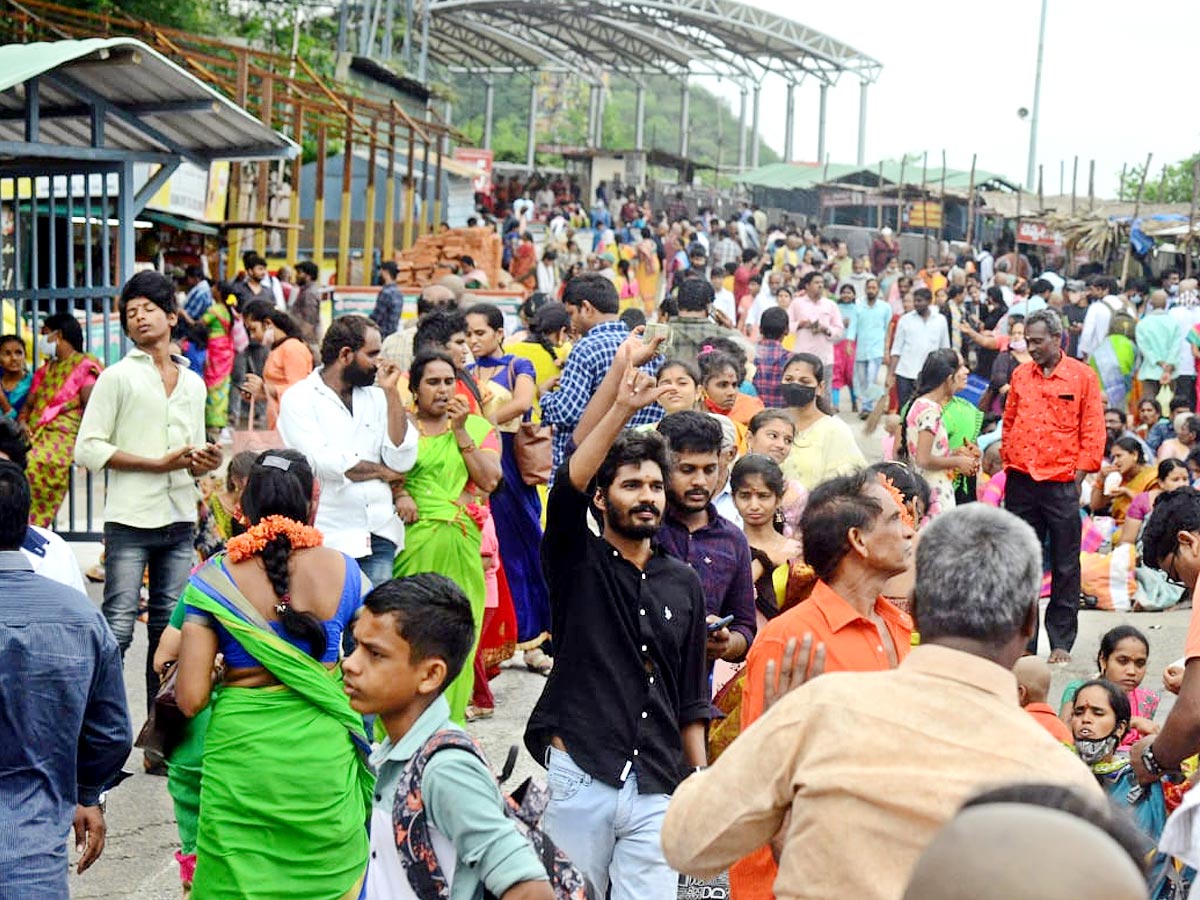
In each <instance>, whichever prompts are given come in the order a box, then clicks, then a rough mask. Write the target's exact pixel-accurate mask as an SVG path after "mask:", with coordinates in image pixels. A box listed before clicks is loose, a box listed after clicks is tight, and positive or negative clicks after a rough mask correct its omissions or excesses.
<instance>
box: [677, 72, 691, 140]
mask: <svg viewBox="0 0 1200 900" xmlns="http://www.w3.org/2000/svg"><path fill="white" fill-rule="evenodd" d="M691 101H692V95H691V91H690V90H689V88H688V80H687V74H686V73H685V74H684V76H683V87H682V88H680V96H679V155H680V156H681V157H683V158H684V159H687V155H688V127H689V126H688V114H689V113H690V109H689V107H690V106H691Z"/></svg>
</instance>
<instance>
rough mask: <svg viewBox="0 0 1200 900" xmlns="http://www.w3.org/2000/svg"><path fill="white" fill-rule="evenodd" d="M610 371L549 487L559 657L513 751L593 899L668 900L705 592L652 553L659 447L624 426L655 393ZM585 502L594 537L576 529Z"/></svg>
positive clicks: (693, 758)
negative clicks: (610, 381) (524, 761)
mask: <svg viewBox="0 0 1200 900" xmlns="http://www.w3.org/2000/svg"><path fill="white" fill-rule="evenodd" d="M614 365H620V366H621V367H622V371H623V372H624V375H623V377H622V378H621V380H620V386H619V388H618V389H617V391H616V396H615V397H614V398H613V399H612V402H611V403H608V404H607V406H606V409H605V412H604V415H603V417H602V418H601V419H600V421H599V422H598V424H597V425H596V426H595V427H594V428H593V429H592V430H591V431H590V432H589V433H588V435H587V437H586V438H584V439H583V440H582V442H581V443H580V444H579V448H578V449H577V450H576V451H575V453H574V455H573V456H572V457H571V458H570V459H569V460H568V461H567V462H566V464H565V465H564V466H563V467H562V469H560V471H559V474H558V477H557V478H556V479H555V482H554V487H553V489H552V490H551V492H550V499H549V503H548V506H547V514H546V518H547V521H546V526H547V527H546V532H545V537H544V539H543V542H542V569H543V571H544V573H545V575H546V583H547V585H548V586H549V589H550V606H551V616H552V625H553V632H554V644H555V660H554V669H553V670H552V671H551V673H550V678H549V680H548V681H547V683H546V689H545V691H544V692H543V694H542V697H541V699H540V700H539V701H538V703H537V706H536V707H535V708H534V710H533V714H532V715H531V716H530V719H529V725H528V727H527V728H526V731H525V745H526V747H527V748H528V749H529V752H530V753H531V754H532V755H533V757H534V758H535V759H541V760H545V762H546V766H547V769H548V781H549V784H550V805H549V806H548V807H547V809H546V815H545V818H544V820H543V825H544V827H545V829H546V833H547V834H549V835H550V837H551V838H553V839H554V841H555V843H557V844H558V846H559V847H561V848H562V849H563V850H564V851H565V852H566V853H567V855H568V856H570V857H571V859H572V860H573V861H574V862H575V864H576V865H578V866H579V867H580V869H581V870H582V871H583V872H584V874H586V875H587V877H588V878H589V880H590V881H591V882H592V885H593V887H594V888H595V889H596V894H597V896H598V897H603V896H605V892H606V891H608V890H609V888H610V887H611V894H610V897H611V898H612V900H673V898H674V897H675V896H676V890H677V878H676V875H675V873H674V872H672V870H671V869H670V867H669V866H668V865H667V863H666V860H665V859H664V858H663V854H662V848H661V845H660V842H659V833H660V830H661V826H662V820H663V816H664V815H665V814H666V808H667V800H668V796H669V795H670V794H671V792H672V791H674V789H675V787H676V786H677V785H678V784H679V782H680V781H681V780H682V778H683V777H684V776H685V775H686V774H688V773H689V771H690V770H692V769H694V768H697V767H702V766H703V765H704V763H705V761H706V753H705V741H704V728H705V722H706V720H707V719H708V717H709V692H708V680H707V677H706V665H705V637H706V627H705V606H704V595H703V593H702V591H701V587H700V581H699V579H698V577H697V575H696V573H695V572H694V571H693V570H692V569H691V568H690V567H689V566H687V565H685V564H684V563H681V562H679V561H678V560H676V559H672V558H671V557H669V556H667V555H666V554H665V553H664V552H663V551H662V549H661V548H659V547H657V546H656V545H654V544H653V543H652V538H653V537H654V535H655V533H656V532H657V531H658V528H659V525H660V524H661V522H662V516H663V510H664V507H665V504H666V494H665V480H666V474H667V469H668V462H667V451H666V446H665V444H664V443H663V440H662V438H661V437H659V435H657V434H655V433H653V432H638V431H628V432H623V431H622V429H623V428H624V426H625V423H626V422H627V421H628V420H629V419H630V418H631V417H632V416H633V415H634V413H636V412H637V411H638V410H639V409H642V408H643V407H645V406H648V405H650V404H651V403H654V402H655V401H656V400H657V399H658V397H659V396H660V395H661V394H663V393H665V390H666V389H665V388H664V389H659V388H657V387H655V384H654V379H653V378H652V377H651V376H649V375H647V374H645V373H644V372H641V371H639V370H638V369H637V368H635V367H634V366H633V365H631V364H630V363H629V361H628V356H627V355H623V354H621V353H618V356H617V359H616V360H615V361H614ZM593 476H594V477H595V486H594V488H593V493H591V494H589V493H588V490H589V486H590V483H591V482H592V479H593ZM591 503H594V504H595V507H596V508H597V509H598V510H599V512H600V515H601V517H602V522H603V530H602V535H603V536H602V537H600V536H596V535H595V534H593V533H592V532H591V531H590V530H589V528H588V523H587V516H588V510H589V506H590V504H591Z"/></svg>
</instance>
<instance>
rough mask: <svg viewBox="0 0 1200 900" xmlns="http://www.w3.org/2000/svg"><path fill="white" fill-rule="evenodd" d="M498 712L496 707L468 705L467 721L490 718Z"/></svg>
mask: <svg viewBox="0 0 1200 900" xmlns="http://www.w3.org/2000/svg"><path fill="white" fill-rule="evenodd" d="M495 714H496V709H495V707H491V706H468V707H467V716H466V718H467V721H468V722H474V721H475V720H476V719H490V718H491V717H492V716H494V715H495Z"/></svg>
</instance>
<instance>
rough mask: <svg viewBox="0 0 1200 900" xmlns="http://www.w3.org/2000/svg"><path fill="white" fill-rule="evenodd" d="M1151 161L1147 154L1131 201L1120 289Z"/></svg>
mask: <svg viewBox="0 0 1200 900" xmlns="http://www.w3.org/2000/svg"><path fill="white" fill-rule="evenodd" d="M1152 159H1154V154H1153V153H1147V154H1146V165H1145V166H1143V167H1142V177H1141V179H1140V180H1139V181H1138V189H1137V197H1135V198H1134V201H1133V219H1131V220H1130V222H1129V237H1130V240H1129V242H1128V243H1127V244H1126V245H1125V258H1124V259H1123V260H1122V261H1121V287H1125V280H1126V279H1127V278H1128V277H1129V265H1130V263H1131V262H1132V261H1133V240H1132V239H1133V223H1134V222H1135V221H1136V220H1137V217H1138V213H1140V212H1141V210H1142V191H1144V190H1145V189H1146V175H1147V174H1148V173H1149V171H1150V160H1152Z"/></svg>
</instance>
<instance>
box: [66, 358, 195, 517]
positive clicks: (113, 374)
mask: <svg viewBox="0 0 1200 900" xmlns="http://www.w3.org/2000/svg"><path fill="white" fill-rule="evenodd" d="M173 359H174V360H175V363H176V365H178V366H179V381H178V383H177V384H176V385H175V390H173V391H172V392H171V394H170V396H168V395H167V393H166V391H165V390H164V388H163V381H162V377H161V376H160V375H159V373H158V369H157V367H156V366H155V365H154V360H153V359H152V358H151V357H150V355H149V354H147V353H145V352H144V351H142V350H138V349H136V348H135V349H133V350H130V351H129V353H128V354H126V356H125V358H124V359H122V360H121V361H120V362H117V363H114V364H113V365H111V366H109V367H108V368H107V369H105V370H104V371H103V372H101V373H100V377H99V378H98V379H97V380H96V386H95V387H94V388H92V394H91V397H89V398H88V404H87V408H86V409H85V410H84V411H83V421H82V422H81V423H80V425H79V437H78V438H77V439H76V441H75V461H76V462H77V463H79V465H81V466H84V467H86V468H88V469H91V470H92V471H93V472H100V471H102V470H103V469H104V468H105V467H106V466H107V465H108V461H109V460H110V459H111V458H112V455H113V454H114V453H116V452H117V451H118V450H122V451H124V452H126V453H132V454H135V455H137V456H144V457H147V458H149V459H156V458H158V457H161V456H164V455H166V454H167V452H168V451H171V450H177V449H179V448H180V447H185V446H192V447H203V446H204V445H205V434H204V399H205V395H206V391H205V389H204V382H203V381H201V379H200V376H199V375H197V374H196V373H195V372H192V371H190V370H189V369H188V362H187V360H186V359H185V358H184V357H182V356H176V357H173ZM199 500H200V491H199V489H198V488H197V487H196V479H195V478H193V477H192V476H191V475H189V474H188V471H187V469H176V470H175V471H174V472H168V473H166V474H157V473H154V472H125V471H117V470H112V471H110V472H109V473H108V492H107V494H106V496H105V499H104V519H105V521H107V522H119V523H120V524H122V525H128V526H129V527H131V528H164V527H166V526H167V525H170V524H172V523H174V522H195V521H196V504H197V503H198V502H199Z"/></svg>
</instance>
